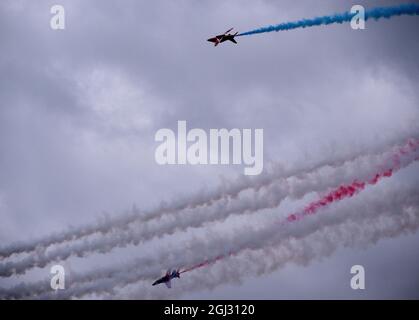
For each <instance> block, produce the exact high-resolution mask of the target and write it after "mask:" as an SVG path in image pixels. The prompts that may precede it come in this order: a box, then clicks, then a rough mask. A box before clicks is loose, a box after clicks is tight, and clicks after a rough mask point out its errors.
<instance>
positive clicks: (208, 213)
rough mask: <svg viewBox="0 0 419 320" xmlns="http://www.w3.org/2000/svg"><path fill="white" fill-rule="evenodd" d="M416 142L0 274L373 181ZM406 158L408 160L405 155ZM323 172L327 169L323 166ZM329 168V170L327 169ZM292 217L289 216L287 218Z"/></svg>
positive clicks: (411, 152)
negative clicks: (317, 192) (362, 180)
mask: <svg viewBox="0 0 419 320" xmlns="http://www.w3.org/2000/svg"><path fill="white" fill-rule="evenodd" d="M418 147H419V140H414V139H410V140H409V141H408V142H407V143H406V144H405V145H403V146H399V147H395V148H393V149H392V150H391V151H390V152H386V153H384V154H381V155H376V156H364V157H360V158H358V159H357V160H356V161H353V162H348V163H347V164H345V166H343V168H338V169H337V170H331V172H323V171H321V170H320V171H315V172H312V173H307V174H305V175H304V176H300V179H296V178H293V179H289V180H283V181H281V183H277V184H272V185H271V186H269V187H266V188H265V190H264V192H259V193H258V194H257V195H254V196H253V197H251V198H246V199H236V200H235V201H221V202H219V203H217V204H216V205H214V206H210V207H203V208H198V209H195V210H187V211H185V212H183V213H181V214H178V215H176V217H173V216H166V217H162V218H160V219H158V220H156V221H154V220H153V221H149V222H145V223H143V224H140V225H138V226H136V228H135V229H128V230H125V231H124V232H120V233H113V234H109V235H108V236H105V237H101V238H95V239H92V240H85V241H83V242H78V243H77V242H76V243H70V244H68V245H67V246H65V247H61V248H55V249H54V250H49V251H48V252H42V251H40V250H38V251H37V252H36V253H34V254H31V255H29V256H27V257H25V258H23V259H21V260H19V261H17V262H7V263H3V264H0V276H2V277H10V276H12V275H16V274H23V273H25V272H26V271H27V270H29V269H31V268H33V267H40V268H42V267H45V266H46V265H48V264H49V263H51V262H58V261H63V260H65V259H67V258H69V257H70V256H79V257H81V256H86V255H87V254H89V253H93V252H100V253H106V252H109V251H111V250H112V249H113V248H115V247H125V246H127V245H129V244H131V245H138V244H140V243H141V242H144V241H146V240H149V239H151V238H153V237H157V236H159V237H160V236H163V235H165V234H172V233H174V232H178V231H181V230H185V229H186V228H191V227H195V228H196V227H200V226H202V225H203V224H204V223H206V222H212V221H220V220H224V219H226V218H227V217H228V216H230V215H233V214H236V215H237V214H244V213H248V212H256V211H259V210H262V209H267V208H275V207H277V206H279V204H280V203H281V201H282V200H283V199H285V198H286V197H287V198H290V199H299V198H301V197H303V196H304V195H306V194H307V193H308V192H312V191H323V190H325V189H330V188H331V187H333V186H336V185H339V184H343V183H347V181H351V180H354V179H355V178H357V177H359V178H360V179H370V180H371V181H373V182H374V181H375V182H376V181H377V179H378V178H381V176H380V175H377V174H376V171H375V170H376V169H375V168H378V167H381V170H382V172H383V175H384V176H385V175H391V174H392V170H394V169H396V170H398V168H399V167H400V166H401V164H400V163H399V162H401V161H405V162H406V163H409V161H410V160H411V159H413V158H414V157H415V156H419V155H415V152H416V151H417V149H418ZM409 159H410V160H409ZM326 171H327V170H326ZM329 171H330V170H329ZM364 187H365V183H358V182H356V181H355V182H353V183H352V184H351V185H348V186H341V187H339V189H337V190H335V191H334V194H333V195H329V196H328V197H326V198H324V199H322V200H321V201H320V202H319V203H313V204H311V207H310V208H309V209H307V210H308V211H307V212H314V211H315V209H316V206H322V205H323V206H324V205H326V204H327V203H328V199H329V198H330V201H333V200H334V198H333V196H334V197H341V198H343V197H345V196H347V195H349V196H352V195H353V194H354V193H355V192H357V191H358V190H359V189H360V188H364ZM292 218H295V219H297V217H296V216H290V217H289V219H292Z"/></svg>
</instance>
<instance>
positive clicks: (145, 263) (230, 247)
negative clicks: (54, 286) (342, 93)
mask: <svg viewBox="0 0 419 320" xmlns="http://www.w3.org/2000/svg"><path fill="white" fill-rule="evenodd" d="M417 194H418V190H417V189H414V190H408V189H403V188H398V189H397V190H396V191H392V190H390V191H387V192H385V193H384V194H379V195H375V196H374V195H372V196H371V195H368V193H367V194H366V195H365V194H363V195H360V196H359V197H361V198H360V199H358V201H357V202H353V201H354V199H349V200H347V201H349V203H348V204H346V201H344V202H342V203H339V204H338V206H336V205H335V206H332V207H331V208H326V209H325V212H323V213H322V214H321V215H318V216H307V219H304V223H297V224H291V225H289V224H287V225H286V228H281V229H280V228H278V224H275V223H272V221H270V222H268V223H266V224H265V225H264V226H262V227H257V228H255V227H253V226H247V227H246V230H240V231H241V232H240V233H234V234H233V235H229V234H227V235H224V237H221V235H220V233H219V232H216V231H214V230H200V232H196V233H192V234H191V236H189V237H187V238H186V240H185V241H179V242H178V243H176V244H175V243H173V244H172V245H170V246H163V247H162V248H160V249H159V250H157V251H156V254H155V256H153V257H150V256H147V257H143V258H138V259H135V260H134V261H132V262H130V263H128V264H127V265H124V266H111V267H108V268H103V269H97V270H94V271H93V272H87V273H84V274H81V275H74V276H73V277H72V281H71V284H70V287H69V288H68V289H66V291H65V292H62V293H60V294H59V298H69V297H82V296H84V295H86V294H90V293H104V292H106V290H105V288H108V289H109V287H110V286H111V284H113V285H114V286H117V287H119V286H124V285H127V284H130V283H132V282H133V281H134V280H133V278H135V279H136V281H140V280H146V279H149V278H151V277H152V276H153V275H154V276H157V275H158V273H159V272H160V270H161V269H162V268H164V266H166V267H167V266H179V265H185V264H188V265H193V264H194V263H199V261H202V260H203V259H205V258H209V259H211V257H213V258H215V257H217V256H219V255H220V253H223V252H224V254H227V255H228V253H229V252H232V251H234V252H239V251H240V250H248V249H253V250H257V249H260V248H263V247H269V246H274V245H277V244H280V243H282V241H283V240H284V239H289V238H304V237H305V236H306V235H307V234H310V233H312V232H314V231H316V230H318V229H319V228H321V227H323V226H325V225H330V224H336V223H340V222H341V221H343V220H345V219H361V221H362V219H364V218H366V217H368V216H372V215H374V214H380V213H381V212H390V213H392V212H393V211H394V210H396V211H397V210H398V209H400V206H404V207H414V206H416V207H417V205H418V203H417V202H418V201H419V199H418V197H417ZM404 207H403V208H404ZM322 209H323V207H322ZM45 284H46V282H45V283H44V287H42V285H41V284H34V285H32V286H29V287H28V286H24V285H23V287H22V286H21V287H15V288H13V289H12V290H9V291H7V292H6V293H3V296H6V297H8V298H20V297H21V294H22V292H24V293H25V294H28V293H29V295H30V297H32V298H34V297H38V298H39V297H41V298H43V297H47V296H48V295H49V293H48V291H49V290H48V287H47V286H46V285H45ZM45 295H46V296H45ZM0 297H2V294H0ZM26 297H27V295H26Z"/></svg>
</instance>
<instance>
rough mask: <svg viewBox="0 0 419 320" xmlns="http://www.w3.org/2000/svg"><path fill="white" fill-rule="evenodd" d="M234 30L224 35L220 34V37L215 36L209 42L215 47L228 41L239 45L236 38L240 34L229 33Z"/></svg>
mask: <svg viewBox="0 0 419 320" xmlns="http://www.w3.org/2000/svg"><path fill="white" fill-rule="evenodd" d="M233 29H234V28H231V29H229V30H227V31H226V32H225V33H224V34H220V35H218V36H215V37H214V38H210V39H208V40H207V41H209V42H213V43H214V46H215V47H216V46H218V45H219V44H220V43H222V42H224V41H227V40H230V41H231V42H234V43H235V44H237V41H236V40H235V39H234V37H235V36H237V34H238V32H236V33H235V34H231V33H229V32H230V31H231V30H233Z"/></svg>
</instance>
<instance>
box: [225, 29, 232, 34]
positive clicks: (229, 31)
mask: <svg viewBox="0 0 419 320" xmlns="http://www.w3.org/2000/svg"><path fill="white" fill-rule="evenodd" d="M233 29H234V28H231V29H228V30H227V31H226V32H225V33H224V34H227V33H229V32H230V31H231V30H233Z"/></svg>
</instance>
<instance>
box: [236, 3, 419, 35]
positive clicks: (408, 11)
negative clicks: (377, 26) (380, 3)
mask: <svg viewBox="0 0 419 320" xmlns="http://www.w3.org/2000/svg"><path fill="white" fill-rule="evenodd" d="M355 15H356V13H351V12H345V13H340V14H334V15H331V16H323V17H317V18H312V19H303V20H299V21H294V22H285V23H281V24H277V25H273V26H267V27H262V28H259V29H255V30H251V31H248V32H243V33H240V34H238V35H237V36H248V35H252V34H257V33H265V32H272V31H277V32H278V31H287V30H292V29H297V28H308V27H314V26H320V25H329V24H332V23H344V22H350V21H351V20H352V18H353V17H354V16H355ZM401 15H411V16H413V15H419V5H416V4H404V5H400V6H394V7H381V8H374V9H370V10H366V11H365V21H367V20H368V19H375V20H378V19H381V18H387V19H389V18H391V17H394V16H401Z"/></svg>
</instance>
